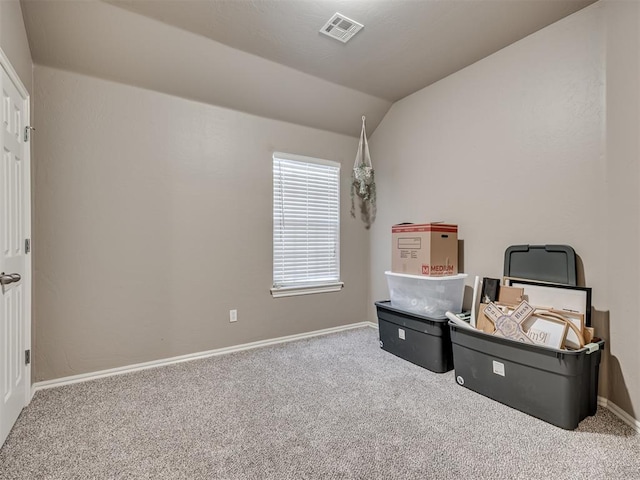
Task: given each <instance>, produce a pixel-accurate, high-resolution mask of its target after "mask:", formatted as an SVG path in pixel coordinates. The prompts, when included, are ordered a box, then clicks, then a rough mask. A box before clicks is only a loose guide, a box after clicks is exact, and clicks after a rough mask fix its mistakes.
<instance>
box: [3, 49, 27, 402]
mask: <svg viewBox="0 0 640 480" xmlns="http://www.w3.org/2000/svg"><path fill="white" fill-rule="evenodd" d="M0 68H3V69H4V71H5V72H6V73H7V75H8V76H9V78H10V79H11V81H12V82H13V84H14V85H15V86H16V88H17V89H18V93H20V96H21V97H22V98H23V99H24V101H25V104H26V105H25V110H24V112H25V118H24V124H25V125H30V124H31V96H30V95H29V91H28V90H27V88H26V87H25V86H24V83H22V80H20V77H19V76H18V73H17V72H16V71H15V69H14V68H13V65H11V62H10V61H9V57H7V55H6V54H5V53H4V51H3V50H2V48H0ZM21 135H24V131H23V132H21ZM23 138H24V137H23ZM23 161H24V164H23V165H24V182H25V185H23V188H24V197H25V198H24V209H23V215H24V218H23V219H22V220H23V221H24V223H23V225H24V235H25V238H24V239H22V241H23V242H24V240H25V239H27V238H29V239H31V135H30V136H29V140H28V141H27V142H25V151H24V158H23ZM32 254H33V239H32V241H31V249H30V252H29V253H25V258H24V273H25V275H24V277H25V278H23V287H24V316H23V322H24V325H23V327H24V332H25V334H24V345H23V350H30V351H31V362H30V363H29V365H24V364H23V367H24V375H25V382H24V385H25V396H24V398H25V403H24V405H23V408H24V407H26V406H27V405H29V403H30V402H31V398H32V397H33V388H32V385H31V365H32V364H33V350H32V349H31V288H32V277H33V272H32V270H31V255H32Z"/></svg>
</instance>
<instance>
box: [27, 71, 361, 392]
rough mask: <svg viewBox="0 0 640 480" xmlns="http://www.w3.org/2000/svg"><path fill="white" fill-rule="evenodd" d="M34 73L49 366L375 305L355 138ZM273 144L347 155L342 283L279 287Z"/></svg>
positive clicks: (127, 356)
mask: <svg viewBox="0 0 640 480" xmlns="http://www.w3.org/2000/svg"><path fill="white" fill-rule="evenodd" d="M34 77H35V110H36V112H37V116H36V124H35V127H36V129H37V133H38V135H37V137H36V138H35V140H34V149H35V154H34V161H35V162H36V163H37V169H36V176H35V190H36V202H35V226H34V228H35V232H34V238H35V239H36V243H35V247H36V248H35V251H34V254H35V259H36V269H35V283H36V298H35V303H36V306H37V318H36V322H35V332H36V338H37V345H38V348H37V350H36V351H35V369H36V379H37V380H47V379H53V378H58V377H64V376H68V375H74V374H79V373H84V372H92V371H96V370H101V369H107V368H112V367H118V366H124V365H129V364H133V363H138V362H144V361H151V360H155V359H160V358H166V357H171V356H176V355H181V354H188V353H193V352H199V351H205V350H209V349H215V348H220V347H226V346H231V345H238V344H242V343H246V342H252V341H257V340H261V339H268V338H274V337H279V336H284V335H290V334H296V333H301V332H308V331H312V330H317V329H322V328H327V327H333V326H338V325H344V324H349V323H354V322H360V321H364V320H366V312H367V307H366V302H367V289H368V258H369V254H368V238H367V233H366V231H365V229H364V228H363V226H362V224H361V223H359V222H357V221H356V220H352V219H351V218H350V217H349V207H350V205H349V190H348V188H349V173H350V169H351V167H352V164H353V159H354V158H355V153H356V149H357V139H355V138H353V137H348V136H344V135H339V134H335V133H330V132H326V131H321V130H316V129H313V128H308V127H301V126H297V125H294V124H289V123H285V122H281V121H275V120H269V119H265V118H261V117H256V116H252V115H249V114H245V113H240V112H236V111H232V110H227V109H224V108H219V107H214V106H210V105H205V104H201V103H196V102H193V101H189V100H185V99H182V98H178V97H172V96H168V95H165V94H161V93H157V92H153V91H149V90H143V89H140V88H136V87H131V86H126V85H123V84H118V83H113V82H109V81H105V80H100V79H96V78H92V77H87V76H82V75H78V74H75V73H69V72H65V71H61V70H56V69H52V68H48V67H40V66H36V68H35V74H34ZM276 150H277V151H283V152H289V153H295V154H301V155H309V156H315V157H320V158H327V159H331V160H336V161H339V162H341V163H342V164H343V171H342V191H341V195H342V196H343V202H342V212H341V214H342V228H341V237H342V246H341V249H342V251H341V253H342V262H341V269H342V279H343V280H344V282H345V288H344V289H343V290H342V291H341V292H339V293H328V294H319V295H306V296H299V297H289V298H279V299H273V298H272V297H271V295H270V293H269V288H270V286H271V281H272V263H271V262H272V251H271V248H272V211H271V208H272V200H271V195H272V185H271V171H272V170H271V168H272V163H271V162H272V160H271V155H272V153H273V151H276ZM232 308H235V309H237V310H238V318H239V320H238V322H237V323H233V324H231V323H229V309H232Z"/></svg>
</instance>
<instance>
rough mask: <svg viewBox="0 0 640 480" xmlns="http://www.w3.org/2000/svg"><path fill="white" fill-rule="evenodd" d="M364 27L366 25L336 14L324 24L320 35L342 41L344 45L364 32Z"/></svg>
mask: <svg viewBox="0 0 640 480" xmlns="http://www.w3.org/2000/svg"><path fill="white" fill-rule="evenodd" d="M362 27H364V25H362V24H361V23H358V22H356V21H354V20H351V19H350V18H347V17H345V16H344V15H342V14H340V13H336V14H335V15H334V16H333V17H331V18H330V19H329V21H328V22H327V23H325V24H324V27H322V28H321V29H320V33H324V34H325V35H328V36H329V37H332V38H335V39H336V40H340V41H341V42H342V43H347V40H349V39H350V38H351V37H353V36H354V35H355V34H356V33H358V32H359V31H360V30H362Z"/></svg>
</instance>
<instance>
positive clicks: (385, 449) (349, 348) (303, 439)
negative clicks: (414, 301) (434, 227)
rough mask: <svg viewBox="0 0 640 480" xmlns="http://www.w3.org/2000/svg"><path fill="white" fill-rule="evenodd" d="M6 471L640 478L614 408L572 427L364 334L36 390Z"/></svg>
mask: <svg viewBox="0 0 640 480" xmlns="http://www.w3.org/2000/svg"><path fill="white" fill-rule="evenodd" d="M0 478H1V479H3V480H4V479H30V480H36V479H38V480H40V479H65V480H68V479H278V480H287V479H456V480H460V479H551V478H562V479H587V478H605V479H625V480H633V479H640V436H639V435H638V434H637V433H636V432H635V431H634V430H633V429H632V428H630V427H629V426H627V425H625V424H624V423H623V422H621V421H620V420H619V419H617V418H616V417H615V416H614V415H613V414H611V413H610V412H609V411H608V410H606V409H599V410H598V413H597V415H595V416H594V417H590V418H587V419H586V420H584V421H583V422H581V424H580V426H579V428H578V429H577V430H575V431H565V430H562V429H560V428H557V427H554V426H552V425H549V424H547V423H545V422H543V421H541V420H537V419H535V418H533V417H530V416H528V415H525V414H524V413H521V412H518V411H516V410H513V409H511V408H509V407H506V406H504V405H502V404H499V403H497V402H494V401H491V400H489V399H487V398H484V397H482V396H480V395H478V394H476V393H474V392H472V391H470V390H468V389H466V388H463V387H460V386H458V385H457V384H456V383H455V381H454V377H453V372H449V373H446V374H435V373H431V372H429V371H427V370H424V369H422V368H420V367H417V366H415V365H413V364H411V363H408V362H406V361H403V360H401V359H399V358H397V357H395V356H393V355H391V354H389V353H387V352H384V351H383V350H381V349H380V348H379V346H378V339H377V331H375V330H373V329H371V328H361V329H356V330H350V331H346V332H341V333H337V334H331V335H326V336H323V337H316V338H313V339H308V340H301V341H296V342H291V343H287V344H282V345H276V346H270V347H266V348H261V349H255V350H250V351H244V352H239V353H234V354H230V355H224V356H218V357H212V358H208V359H204V360H196V361H192V362H186V363H181V364H177V365H172V366H167V367H161V368H155V369H151V370H145V371H142V372H137V373H132V374H126V375H119V376H114V377H110V378H105V379H100V380H95V381H91V382H85V383H81V384H75V385H70V386H65V387H59V388H54V389H49V390H42V391H39V392H38V393H37V394H36V395H35V397H34V399H33V401H32V402H31V404H30V405H29V406H28V407H27V408H26V409H25V410H24V411H23V412H22V414H21V416H20V418H19V419H18V422H17V423H16V425H15V427H14V429H13V431H12V432H11V434H10V435H9V438H8V439H7V441H6V443H5V445H4V446H3V447H2V449H1V450H0Z"/></svg>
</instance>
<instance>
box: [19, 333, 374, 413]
mask: <svg viewBox="0 0 640 480" xmlns="http://www.w3.org/2000/svg"><path fill="white" fill-rule="evenodd" d="M371 326H372V324H371V322H358V323H351V324H349V325H341V326H339V327H332V328H325V329H322V330H315V331H313V332H306V333H298V334H296V335H287V336H286V337H278V338H272V339H268V340H260V341H257V342H251V343H244V344H242V345H235V346H233V347H224V348H218V349H215V350H208V351H206V352H198V353H190V354H187V355H180V356H178V357H171V358H163V359H160V360H154V361H151V362H144V363H136V364H133V365H127V366H124V367H117V368H110V369H108V370H100V371H98V372H90V373H82V374H80V375H72V376H69V377H62V378H55V379H53V380H46V381H43V382H36V383H34V384H33V386H32V388H31V397H32V398H33V395H35V393H36V392H37V391H39V390H45V389H48V388H55V387H62V386H64V385H72V384H74V383H80V382H88V381H90V380H96V379H98V378H105V377H111V376H113V375H122V374H125V373H132V372H138V371H140V370H147V369H149V368H157V367H163V366H166V365H173V364H176V363H182V362H189V361H191V360H199V359H201V358H208V357H215V356H217V355H226V354H228V353H234V352H241V351H243V350H251V349H254V348H260V347H266V346H269V345H277V344H279V343H287V342H292V341H294V340H303V339H305V338H312V337H318V336H321V335H328V334H330V333H336V332H344V331H346V330H353V329H354V328H362V327H371ZM30 400H31V399H29V401H30Z"/></svg>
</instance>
